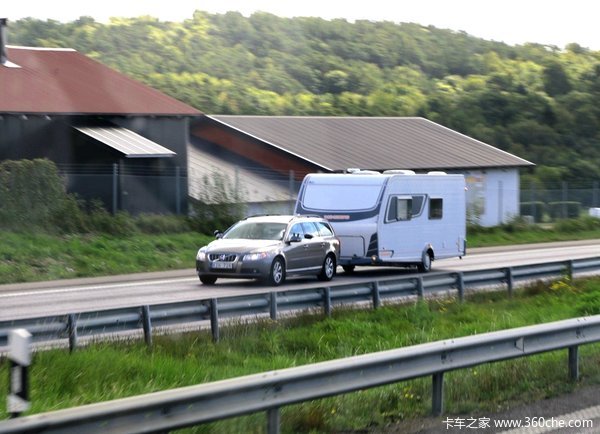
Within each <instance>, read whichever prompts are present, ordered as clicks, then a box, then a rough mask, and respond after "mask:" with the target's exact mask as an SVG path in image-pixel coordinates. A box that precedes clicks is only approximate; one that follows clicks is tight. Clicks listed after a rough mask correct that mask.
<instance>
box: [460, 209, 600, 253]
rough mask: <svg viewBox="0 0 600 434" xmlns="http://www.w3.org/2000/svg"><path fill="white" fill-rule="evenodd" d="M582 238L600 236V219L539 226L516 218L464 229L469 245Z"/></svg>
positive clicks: (500, 244) (599, 237) (483, 245)
mask: <svg viewBox="0 0 600 434" xmlns="http://www.w3.org/2000/svg"><path fill="white" fill-rule="evenodd" d="M585 239H600V219H597V218H593V217H589V216H585V217H581V218H578V219H567V220H558V221H556V222H554V223H548V224H543V225H529V224H526V223H525V222H523V221H522V220H520V219H516V220H514V221H512V222H510V223H507V224H504V225H502V226H495V227H491V228H484V227H479V226H469V227H468V228H467V240H468V245H469V247H485V246H502V245H512V244H529V243H545V242H551V241H573V240H585Z"/></svg>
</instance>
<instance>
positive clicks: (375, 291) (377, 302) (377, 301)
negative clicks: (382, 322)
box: [372, 280, 381, 309]
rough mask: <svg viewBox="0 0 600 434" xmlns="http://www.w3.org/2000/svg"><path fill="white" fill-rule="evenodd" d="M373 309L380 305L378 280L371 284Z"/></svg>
mask: <svg viewBox="0 0 600 434" xmlns="http://www.w3.org/2000/svg"><path fill="white" fill-rule="evenodd" d="M372 292H373V309H379V306H381V295H380V294H379V282H378V281H377V280H376V281H375V282H373V285H372Z"/></svg>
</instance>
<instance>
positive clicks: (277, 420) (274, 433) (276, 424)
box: [267, 407, 281, 434]
mask: <svg viewBox="0 0 600 434" xmlns="http://www.w3.org/2000/svg"><path fill="white" fill-rule="evenodd" d="M280 426H281V413H280V412H279V407H275V408H270V409H268V410H267V434H279V431H280V430H279V428H280Z"/></svg>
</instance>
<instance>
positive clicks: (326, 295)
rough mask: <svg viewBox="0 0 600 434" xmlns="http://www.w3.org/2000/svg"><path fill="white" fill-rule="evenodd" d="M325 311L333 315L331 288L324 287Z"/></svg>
mask: <svg viewBox="0 0 600 434" xmlns="http://www.w3.org/2000/svg"><path fill="white" fill-rule="evenodd" d="M323 313H324V315H325V316H331V288H329V287H327V288H323Z"/></svg>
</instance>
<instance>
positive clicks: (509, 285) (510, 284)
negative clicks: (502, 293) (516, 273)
mask: <svg viewBox="0 0 600 434" xmlns="http://www.w3.org/2000/svg"><path fill="white" fill-rule="evenodd" d="M504 276H505V277H504V279H505V280H506V289H507V290H508V296H509V297H512V296H513V288H514V284H515V282H514V279H513V273H512V268H511V267H507V268H505V269H504Z"/></svg>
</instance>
